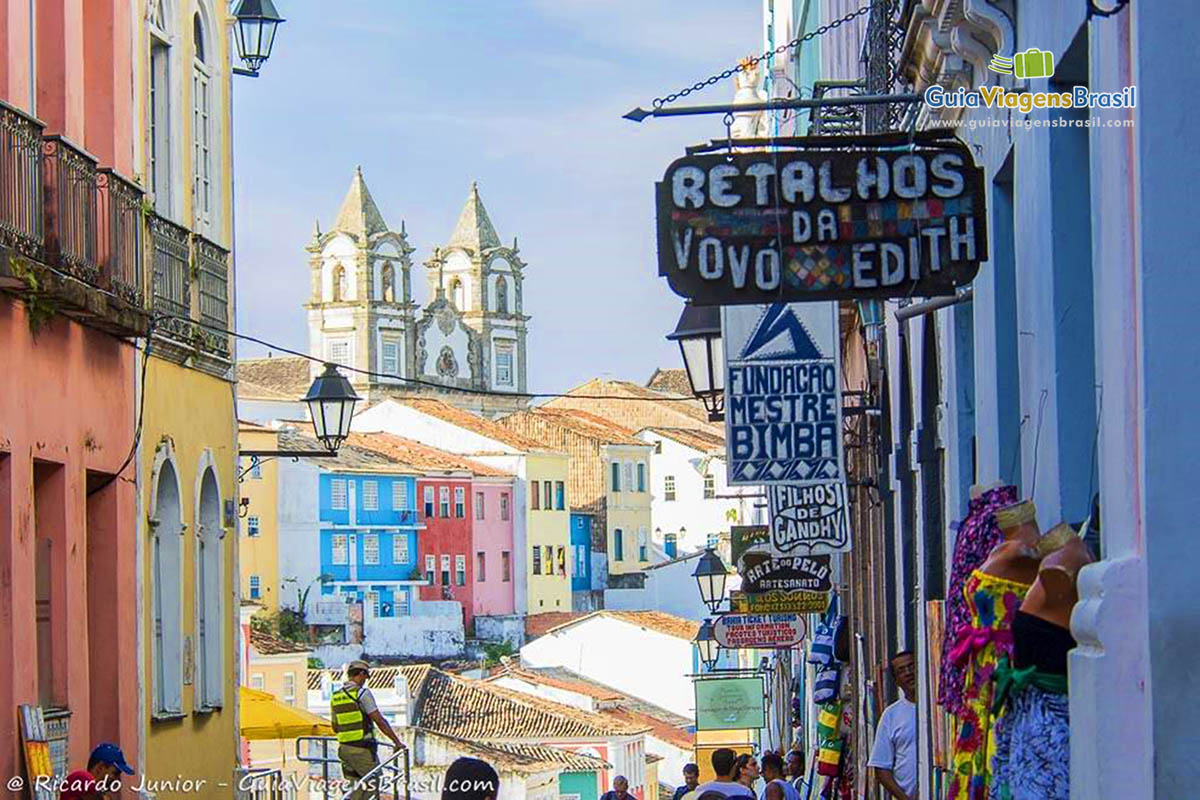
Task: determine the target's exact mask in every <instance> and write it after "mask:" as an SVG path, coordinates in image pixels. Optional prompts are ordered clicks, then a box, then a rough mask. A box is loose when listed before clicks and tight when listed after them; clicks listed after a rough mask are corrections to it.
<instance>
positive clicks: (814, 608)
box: [729, 592, 829, 614]
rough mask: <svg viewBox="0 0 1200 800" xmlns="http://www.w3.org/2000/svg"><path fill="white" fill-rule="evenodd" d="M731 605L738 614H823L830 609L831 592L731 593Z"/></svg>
mask: <svg viewBox="0 0 1200 800" xmlns="http://www.w3.org/2000/svg"><path fill="white" fill-rule="evenodd" d="M729 605H730V608H732V609H733V610H734V611H735V612H736V613H738V614H782V613H788V612H790V613H795V614H821V613H823V612H824V611H825V609H826V608H828V607H829V592H762V593H761V594H747V593H746V592H730V593H729Z"/></svg>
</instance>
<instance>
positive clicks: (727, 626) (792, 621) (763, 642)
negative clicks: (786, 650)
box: [713, 614, 806, 650]
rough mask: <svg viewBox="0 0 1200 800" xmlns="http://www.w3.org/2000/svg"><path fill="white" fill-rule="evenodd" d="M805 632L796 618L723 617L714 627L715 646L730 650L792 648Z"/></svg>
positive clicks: (803, 626)
mask: <svg viewBox="0 0 1200 800" xmlns="http://www.w3.org/2000/svg"><path fill="white" fill-rule="evenodd" d="M805 632H806V628H805V624H804V617H802V616H800V615H799V614H725V615H723V616H721V617H718V618H717V621H716V623H715V624H714V625H713V636H715V637H716V639H717V642H718V643H720V645H721V646H722V647H727V648H729V649H731V650H739V649H742V650H748V649H750V648H755V647H757V648H763V649H768V648H773V647H795V646H796V645H798V644H800V642H802V641H804V634H805Z"/></svg>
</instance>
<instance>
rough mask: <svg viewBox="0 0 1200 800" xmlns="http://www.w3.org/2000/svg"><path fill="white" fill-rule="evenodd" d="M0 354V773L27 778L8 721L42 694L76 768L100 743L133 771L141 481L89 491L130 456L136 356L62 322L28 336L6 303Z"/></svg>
mask: <svg viewBox="0 0 1200 800" xmlns="http://www.w3.org/2000/svg"><path fill="white" fill-rule="evenodd" d="M0 342H3V358H4V363H5V365H6V366H7V367H8V368H9V369H11V370H12V371H13V373H12V374H13V375H19V376H20V379H19V380H10V381H5V382H4V384H3V385H2V386H0V574H2V575H3V576H4V577H3V579H2V580H0V630H2V631H4V636H3V639H2V642H3V646H2V648H0V676H3V677H2V678H0V705H2V706H3V707H4V708H6V709H8V710H9V713H6V714H3V715H0V740H2V741H4V742H6V743H7V744H6V745H4V746H3V747H2V748H0V772H3V773H4V774H7V775H19V774H22V772H21V768H20V767H19V764H20V763H21V762H20V760H19V759H20V756H19V754H18V752H19V751H18V748H19V741H20V740H19V737H18V735H17V727H16V722H17V716H16V708H17V706H18V705H20V704H22V703H30V704H34V705H36V704H38V703H39V686H41V687H44V689H45V690H46V691H45V692H44V693H43V697H44V698H48V699H51V698H52V699H54V700H55V701H57V702H61V703H63V704H65V705H67V706H68V707H69V708H70V710H71V713H72V716H71V721H70V731H71V738H70V751H69V752H70V761H71V763H72V764H77V763H83V762H84V761H86V760H87V754H88V752H89V751H90V748H91V744H90V742H91V741H92V740H93V739H96V738H97V737H103V738H107V739H109V740H111V741H115V742H118V743H119V744H120V745H121V747H122V748H123V749H124V750H125V753H126V755H127V756H128V757H129V759H130V761H131V763H133V764H135V765H140V762H141V758H140V756H141V752H140V750H141V748H140V745H139V733H140V720H139V716H138V695H137V692H138V689H137V686H138V681H137V677H138V675H139V665H138V660H137V648H138V640H137V625H136V620H137V591H138V575H137V559H136V553H137V536H138V531H139V525H138V515H137V504H138V499H137V491H136V489H135V488H134V486H133V483H132V481H133V479H134V477H135V475H136V468H135V467H134V466H133V465H128V466H126V468H125V470H124V471H123V472H122V473H121V475H122V478H120V479H118V480H116V481H113V482H111V483H109V484H108V486H107V487H106V488H104V489H101V490H97V487H98V485H99V483H100V482H102V481H104V480H105V479H106V478H105V476H106V475H112V474H114V473H116V472H117V470H118V469H119V468H120V467H121V465H122V463H123V462H124V461H125V459H126V457H127V456H128V454H129V452H130V447H131V445H132V443H133V431H134V420H135V418H136V414H137V411H136V405H135V402H134V397H135V395H134V392H135V357H136V354H135V351H134V349H133V347H132V346H130V345H129V344H126V343H123V342H120V341H118V340H117V339H114V338H113V337H110V336H107V335H104V334H101V333H98V332H95V331H92V330H90V329H88V328H85V327H83V326H81V325H79V324H77V323H75V322H71V321H68V320H67V319H65V318H63V317H58V318H56V319H54V320H53V321H51V322H50V323H48V324H47V325H46V326H44V327H43V328H42V329H41V330H40V331H39V333H38V334H37V336H36V337H35V336H34V335H33V334H32V332H31V331H30V328H29V324H28V321H27V319H26V316H25V310H24V306H23V305H21V304H20V303H17V302H14V301H12V300H10V299H8V298H7V297H0ZM89 490H91V491H95V492H96V493H95V494H91V495H89V494H88V492H89ZM35 499H36V503H37V506H36V509H37V510H36V513H35ZM42 542H48V543H49V544H48V545H46V546H48V548H49V549H48V550H47V551H46V552H48V553H49V554H50V559H49V563H50V564H52V568H51V571H50V573H49V580H50V586H51V591H52V594H51V603H50V617H49V620H48V621H47V625H48V627H47V628H46V629H45V632H46V633H48V634H49V635H50V637H51V638H50V639H49V641H47V642H46V644H48V645H49V647H50V650H49V651H46V653H47V655H48V656H49V658H50V659H51V660H52V661H53V664H54V666H53V668H52V669H51V670H50V671H49V674H47V672H46V671H43V670H42V669H39V668H38V666H37V664H38V656H37V654H38V624H37V609H36V600H37V591H36V589H37V587H36V575H37V572H38V570H37V567H36V564H37V552H38V550H37V548H38V547H39V546H40V543H42Z"/></svg>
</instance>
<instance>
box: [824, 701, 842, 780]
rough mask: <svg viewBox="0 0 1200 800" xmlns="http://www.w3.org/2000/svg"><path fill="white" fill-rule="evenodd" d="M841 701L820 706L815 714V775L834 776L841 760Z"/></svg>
mask: <svg viewBox="0 0 1200 800" xmlns="http://www.w3.org/2000/svg"><path fill="white" fill-rule="evenodd" d="M841 723H842V701H841V700H834V701H833V702H830V703H825V704H824V705H822V706H821V711H820V713H818V714H817V774H818V775H825V776H834V775H837V774H838V766H839V764H840V762H841V759H842V747H843V746H844V744H845V742H844V740H843V739H842V735H841Z"/></svg>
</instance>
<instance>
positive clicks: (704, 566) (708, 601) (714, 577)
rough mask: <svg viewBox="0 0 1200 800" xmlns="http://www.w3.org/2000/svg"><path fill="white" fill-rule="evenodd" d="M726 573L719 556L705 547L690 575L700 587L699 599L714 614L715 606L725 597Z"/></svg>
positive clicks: (715, 611) (727, 571)
mask: <svg viewBox="0 0 1200 800" xmlns="http://www.w3.org/2000/svg"><path fill="white" fill-rule="evenodd" d="M728 575H729V570H728V569H726V567H725V563H724V562H723V561H721V557H720V556H719V555H717V554H716V553H715V552H713V549H712V548H711V547H707V548H705V550H704V555H702V556H700V561H699V563H697V564H696V571H695V572H693V573H692V577H693V578H695V579H696V585H697V586H699V587H700V599H701V600H702V601H703V602H704V605H706V606H708V610H709V611H711V612H713V613H714V614H715V613H717V607H718V606H719V605H721V602H722V601H723V600H724V599H725V579H726V577H727V576H728Z"/></svg>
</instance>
